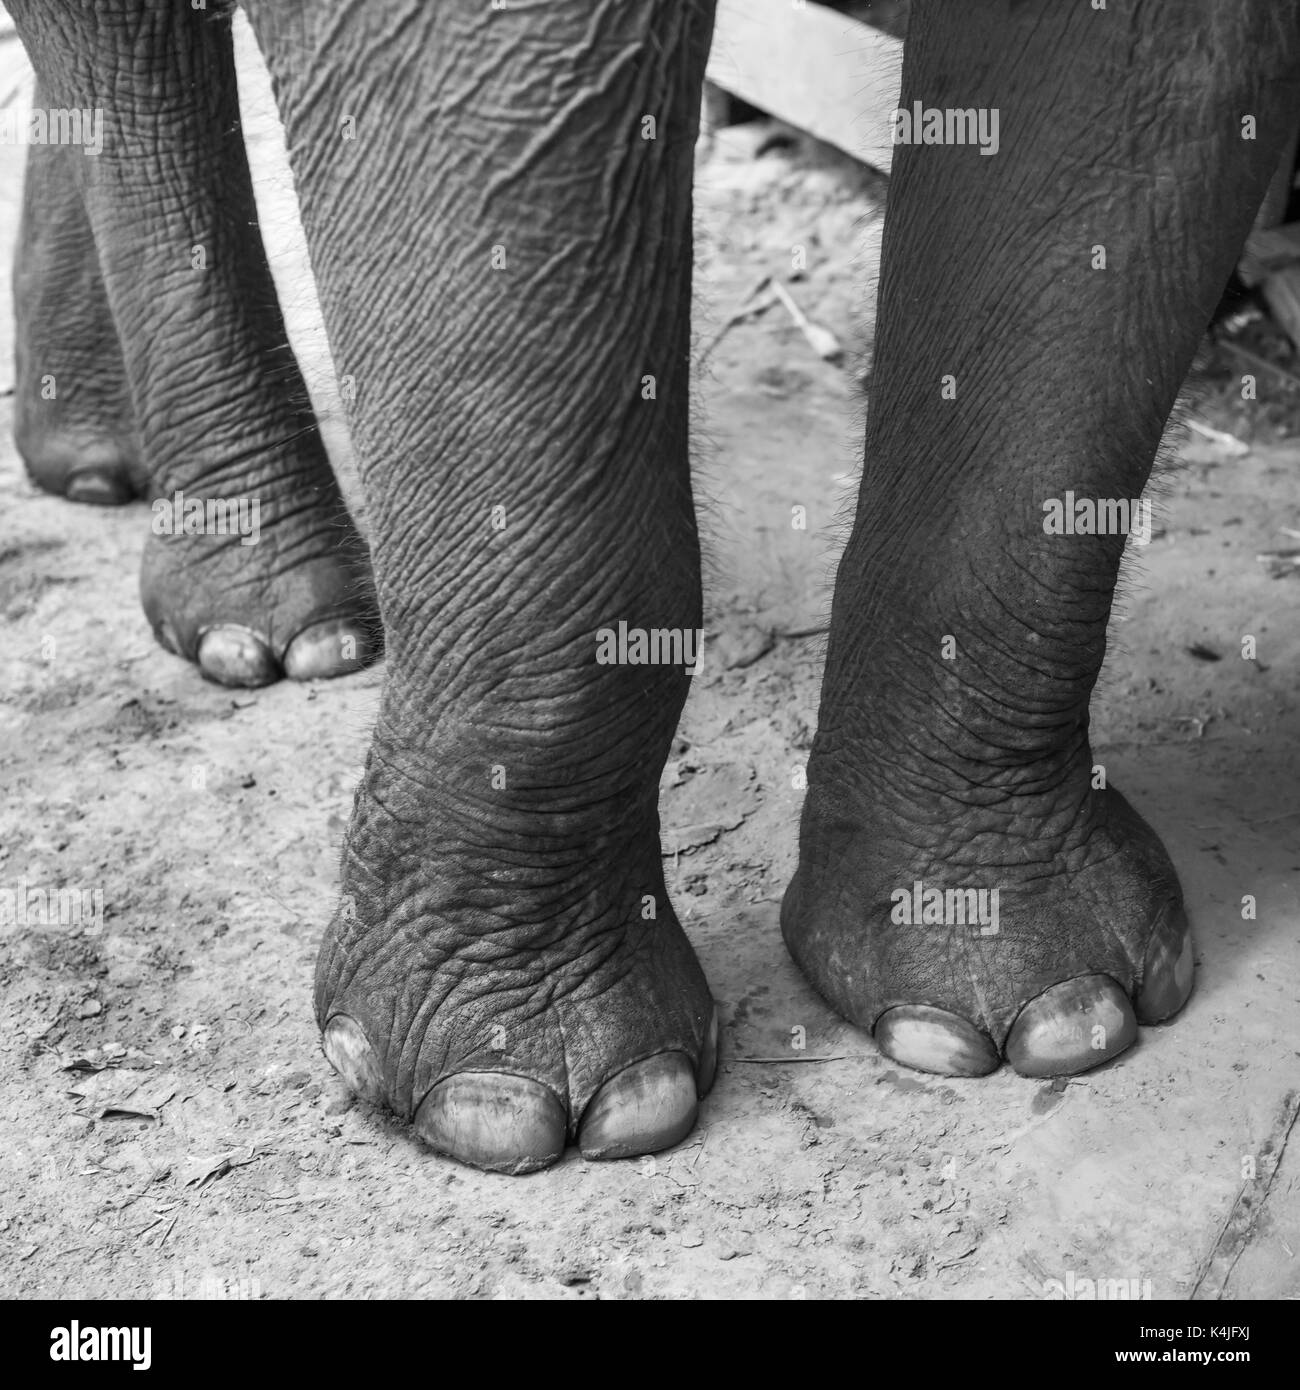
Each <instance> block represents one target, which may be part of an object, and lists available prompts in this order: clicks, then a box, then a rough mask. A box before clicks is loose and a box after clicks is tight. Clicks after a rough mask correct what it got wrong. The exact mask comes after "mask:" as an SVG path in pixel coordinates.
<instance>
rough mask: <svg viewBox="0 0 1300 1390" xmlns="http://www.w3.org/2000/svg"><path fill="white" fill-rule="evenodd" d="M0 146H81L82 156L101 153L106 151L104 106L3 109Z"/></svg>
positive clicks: (0, 112) (0, 118) (0, 113)
mask: <svg viewBox="0 0 1300 1390" xmlns="http://www.w3.org/2000/svg"><path fill="white" fill-rule="evenodd" d="M0 145H80V146H81V149H82V153H83V154H99V153H100V152H101V151H102V150H103V148H104V110H103V107H100V106H87V107H78V106H72V107H68V106H47V107H41V106H34V107H32V109H31V110H30V111H9V110H0Z"/></svg>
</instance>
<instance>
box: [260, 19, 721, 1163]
mask: <svg viewBox="0 0 1300 1390" xmlns="http://www.w3.org/2000/svg"><path fill="white" fill-rule="evenodd" d="M324 8H325V7H299V8H297V9H291V8H290V7H282V6H280V5H279V4H278V3H277V4H269V3H268V4H267V5H265V6H254V7H253V9H252V19H253V23H254V28H255V30H256V32H257V34H258V38H259V41H260V42H261V44H262V47H263V51H264V52H266V54H267V56H268V60H269V63H270V66H271V70H272V74H273V76H274V77H275V78H276V81H277V91H278V92H279V95H280V99H281V105H282V109H283V111H284V115H285V121H286V126H287V130H288V135H289V147H290V149H291V151H292V152H293V155H294V157H295V160H296V169H295V173H296V176H297V180H298V186H299V189H300V195H301V198H302V203H303V215H304V225H305V228H306V231H307V236H308V242H309V245H310V248H311V255H312V264H313V267H314V268H315V271H316V274H317V278H318V284H319V288H320V297H321V303H322V307H323V310H324V314H325V320H326V325H327V327H328V329H329V333H330V340H331V343H332V344H333V347H334V352H335V359H336V362H337V365H338V367H339V370H340V371H342V372H345V373H348V374H350V375H353V376H354V377H355V379H356V383H357V399H356V407H355V411H354V438H355V442H356V446H357V451H358V457H359V460H360V465H361V469H362V478H363V482H364V485H365V489H366V497H367V507H368V513H369V515H370V517H371V518H372V521H373V536H374V543H373V553H374V561H375V572H376V579H377V584H378V591H379V598H380V606H381V611H382V613H383V616H384V622H385V633H386V639H387V650H388V654H389V661H388V671H387V684H386V687H385V691H384V695H383V701H382V705H381V709H380V713H379V719H378V725H377V727H376V729H375V734H374V740H373V743H372V746H371V749H370V753H369V756H368V758H367V762H366V768H365V773H364V775H363V778H362V781H361V785H360V787H359V789H358V791H357V797H356V803H355V807H354V810H353V815H352V821H351V824H350V826H349V829H348V833H347V839H346V844H345V847H344V853H343V869H342V901H341V906H340V909H339V911H338V913H337V914H336V916H335V918H334V920H333V922H332V923H331V925H330V927H329V929H328V930H327V932H326V935H325V940H324V942H323V944H322V947H321V954H320V959H319V964H318V968H317V977H316V1009H317V1017H318V1020H319V1022H320V1025H321V1027H322V1029H323V1033H324V1046H325V1051H326V1054H327V1056H328V1057H329V1059H330V1061H331V1062H332V1063H333V1065H334V1066H335V1068H336V1069H337V1070H338V1071H339V1072H340V1073H341V1074H342V1076H343V1077H344V1078H345V1080H346V1081H347V1082H348V1083H349V1084H350V1085H351V1086H352V1087H353V1089H354V1090H356V1091H358V1092H359V1093H361V1094H362V1095H364V1096H366V1097H367V1098H368V1099H370V1100H372V1101H376V1102H383V1103H386V1104H388V1105H389V1106H391V1107H392V1108H393V1109H394V1110H396V1111H397V1112H398V1113H399V1114H400V1115H402V1116H404V1117H408V1118H412V1119H413V1120H414V1123H415V1127H416V1130H417V1132H418V1133H419V1134H420V1135H422V1136H423V1137H424V1138H425V1139H426V1140H427V1141H428V1142H429V1143H430V1144H431V1145H432V1146H434V1147H435V1148H437V1149H440V1150H443V1151H445V1152H447V1153H450V1154H452V1155H454V1156H455V1157H457V1158H459V1159H462V1160H464V1161H466V1162H469V1163H473V1164H477V1165H480V1166H483V1167H487V1168H492V1169H498V1170H503V1171H509V1172H522V1171H527V1170H529V1169H534V1168H539V1167H542V1166H544V1165H546V1164H548V1163H551V1162H554V1161H555V1160H556V1159H557V1158H558V1157H559V1156H560V1154H561V1153H562V1152H563V1150H564V1147H565V1145H566V1142H568V1141H569V1140H574V1141H576V1142H577V1143H578V1145H579V1146H580V1147H581V1149H582V1151H583V1153H584V1154H585V1155H587V1156H588V1157H593V1158H613V1157H620V1156H626V1155H629V1154H636V1153H642V1152H648V1151H652V1150H655V1149H660V1148H663V1147H665V1146H667V1145H670V1144H673V1143H675V1142H677V1141H678V1140H679V1139H680V1138H681V1137H682V1136H683V1135H684V1134H685V1133H686V1132H687V1131H688V1130H689V1129H690V1127H691V1126H692V1124H693V1123H694V1118H695V1113H696V1106H697V1101H698V1097H699V1096H700V1095H702V1094H703V1093H704V1091H705V1090H706V1089H707V1088H708V1086H709V1084H710V1081H711V1079H712V1074H713V1066H714V1061H713V1058H714V1046H715V1042H714V1037H715V1032H716V1021H715V1017H714V1011H713V1004H712V1000H711V998H710V995H709V990H708V986H707V983H706V981H705V979H704V976H703V974H702V972H701V970H700V967H699V965H698V963H697V961H696V959H695V956H694V954H693V953H692V951H691V948H690V945H689V944H688V942H687V940H686V937H685V935H684V933H683V931H682V929H681V927H680V925H679V924H678V922H677V920H676V918H675V916H674V914H673V909H672V905H671V904H670V903H669V901H668V898H667V894H666V891H665V885H664V878H663V872H662V867H661V861H660V845H659V826H658V816H657V793H658V783H659V776H660V772H661V770H662V767H663V764H664V761H665V759H666V757H667V754H668V751H669V748H670V745H671V740H672V736H673V731H674V727H675V725H676V721H677V717H678V714H679V712H680V710H681V707H682V704H683V702H684V700H685V696H686V693H687V689H688V686H689V679H690V676H689V670H688V667H689V663H690V662H691V658H692V656H693V653H694V650H695V645H694V644H695V642H696V636H697V630H698V628H699V626H700V620H701V593H700V566H699V548H698V541H697V536H696V529H695V518H694V511H693V504H692V497H691V483H690V474H689V466H688V456H687V422H688V389H689V370H688V364H689V351H690V335H689V308H690V292H691V254H692V252H691V193H690V183H691V170H692V153H693V147H694V141H695V136H696V124H697V112H698V107H699V94H700V84H701V82H702V79H703V67H704V60H705V55H706V52H707V47H708V40H709V30H710V17H709V15H708V13H707V9H708V7H706V6H681V5H678V4H676V3H675V0H672V2H671V3H670V0H662V2H661V3H652V4H644V5H620V6H598V7H596V9H595V10H593V9H592V8H591V7H590V6H588V5H586V4H577V3H573V4H559V5H552V6H546V7H544V8H543V9H540V10H528V9H523V8H520V9H515V8H513V7H511V8H501V9H495V8H493V7H491V6H487V5H483V4H480V3H477V0H475V3H469V0H465V3H449V4H440V5H434V6H424V7H416V8H411V9H410V10H409V12H408V13H406V14H405V16H404V21H403V27H402V28H401V30H400V33H390V32H388V26H389V25H390V24H391V23H393V22H394V21H393V17H392V16H391V15H390V14H388V13H387V7H384V6H378V5H372V6H359V5H358V6H352V7H350V8H347V9H344V10H342V11H339V12H337V13H333V12H331V13H329V14H328V15H326V14H324V13H323V10H324ZM642 638H644V639H646V640H645V641H644V643H643V642H642V640H641V639H642Z"/></svg>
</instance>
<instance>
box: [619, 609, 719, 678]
mask: <svg viewBox="0 0 1300 1390" xmlns="http://www.w3.org/2000/svg"><path fill="white" fill-rule="evenodd" d="M703 660H704V629H703V628H695V627H652V628H644V627H628V625H627V624H626V623H625V622H620V623H619V625H618V627H617V628H612V627H602V628H597V629H596V664H597V665H598V666H684V667H685V668H686V670H687V673H688V674H689V675H692V676H693V675H696V674H697V673H698V672H699V670H700V667H701V665H702V663H703Z"/></svg>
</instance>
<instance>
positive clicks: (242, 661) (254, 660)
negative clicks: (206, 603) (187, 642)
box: [198, 623, 280, 686]
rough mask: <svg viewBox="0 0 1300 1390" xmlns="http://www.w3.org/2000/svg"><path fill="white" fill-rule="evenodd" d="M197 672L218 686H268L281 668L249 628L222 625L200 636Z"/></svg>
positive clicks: (268, 648)
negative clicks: (199, 671)
mask: <svg viewBox="0 0 1300 1390" xmlns="http://www.w3.org/2000/svg"><path fill="white" fill-rule="evenodd" d="M198 663H199V669H200V670H201V671H202V672H203V674H204V675H205V676H206V677H207V678H208V679H209V680H212V681H216V682H217V683H218V684H219V685H233V686H258V685H270V684H271V682H272V681H275V680H278V679H279V678H280V665H279V663H278V662H277V661H276V659H275V656H274V654H273V653H272V651H271V649H270V647H268V646H267V644H266V642H265V641H263V639H262V638H261V637H259V636H258V634H257V633H255V632H253V631H252V630H251V629H250V628H246V627H240V626H237V625H236V624H234V623H223V624H221V625H220V626H218V627H211V628H207V629H206V630H205V631H204V632H203V633H201V634H200V636H199V647H198Z"/></svg>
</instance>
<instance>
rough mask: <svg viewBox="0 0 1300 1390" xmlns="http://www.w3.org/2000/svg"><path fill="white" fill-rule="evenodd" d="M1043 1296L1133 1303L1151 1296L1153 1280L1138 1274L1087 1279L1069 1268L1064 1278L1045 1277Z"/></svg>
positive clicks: (1070, 1299)
mask: <svg viewBox="0 0 1300 1390" xmlns="http://www.w3.org/2000/svg"><path fill="white" fill-rule="evenodd" d="M1043 1296H1044V1297H1045V1298H1052V1299H1065V1300H1067V1301H1069V1302H1078V1301H1091V1300H1094V1299H1103V1300H1109V1301H1112V1302H1124V1303H1132V1302H1137V1301H1138V1300H1142V1301H1146V1300H1149V1299H1150V1297H1151V1280H1150V1279H1141V1278H1138V1277H1137V1276H1136V1275H1135V1276H1133V1277H1132V1278H1129V1279H1087V1278H1082V1277H1079V1276H1077V1275H1076V1274H1075V1272H1074V1270H1072V1269H1067V1270H1066V1272H1065V1278H1064V1279H1044V1280H1043Z"/></svg>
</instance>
